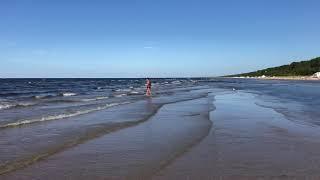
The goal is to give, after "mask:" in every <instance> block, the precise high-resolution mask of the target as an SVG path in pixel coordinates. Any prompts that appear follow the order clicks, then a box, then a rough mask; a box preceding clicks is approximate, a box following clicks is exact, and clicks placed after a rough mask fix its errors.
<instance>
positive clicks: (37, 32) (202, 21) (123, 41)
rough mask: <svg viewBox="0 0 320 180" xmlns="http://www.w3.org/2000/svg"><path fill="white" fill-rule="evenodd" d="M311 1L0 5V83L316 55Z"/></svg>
mask: <svg viewBox="0 0 320 180" xmlns="http://www.w3.org/2000/svg"><path fill="white" fill-rule="evenodd" d="M319 7H320V1H319V0H241V1H240V0H220V1H215V0H205V1H203V0H194V1H191V0H157V1H156V0H126V1H125V0H90V1H89V0H86V1H85V0H69V1H67V0H55V1H52V0H39V1H36V0H1V1H0V77H3V78H6V77H145V76H148V77H176V76H180V77H181V76H188V77H192V76H217V75H225V74H233V73H240V72H247V71H252V70H256V69H260V68H264V67H269V66H277V65H282V64H286V63H289V62H291V61H294V60H306V59H310V58H313V57H317V56H320V43H319V42H320V30H319V29H320V23H319V22H320V21H319V19H320V11H319Z"/></svg>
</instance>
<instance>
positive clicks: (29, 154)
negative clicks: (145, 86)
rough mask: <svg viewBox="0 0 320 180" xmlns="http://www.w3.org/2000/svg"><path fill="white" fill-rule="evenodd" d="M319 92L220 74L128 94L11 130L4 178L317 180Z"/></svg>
mask: <svg viewBox="0 0 320 180" xmlns="http://www.w3.org/2000/svg"><path fill="white" fill-rule="evenodd" d="M191 82H192V83H194V81H191ZM188 83H189V82H188ZM164 84H167V83H166V82H165V83H164ZM172 84H173V85H174V86H176V84H177V82H174V83H172ZM165 87H166V86H165ZM292 87H294V88H295V91H292V92H291V91H290V90H291V89H292ZM245 88H246V89H245ZM318 88H320V86H319V84H317V83H315V84H314V83H313V84H312V83H311V84H310V83H304V82H301V83H293V82H286V81H279V82H271V81H260V80H259V81H257V80H252V81H248V80H241V81H240V80H236V81H235V79H228V80H227V79H224V78H221V79H215V80H212V81H210V82H208V81H203V82H201V81H199V82H198V84H196V85H193V86H190V87H188V88H185V87H175V88H171V91H172V93H166V94H160V95H155V96H154V97H151V98H145V97H144V96H141V98H137V97H135V96H133V97H135V98H137V99H136V100H135V101H133V97H130V96H128V97H125V99H122V101H123V102H127V101H128V100H131V101H132V102H130V103H119V104H118V105H117V106H112V107H110V108H106V109H101V110H99V111H96V112H90V113H87V114H81V115H78V116H72V117H68V118H63V119H58V120H49V121H44V122H31V123H30V124H22V125H19V126H4V127H3V128H2V129H0V133H1V141H0V147H1V148H0V151H1V152H0V153H1V166H0V173H1V175H0V178H1V179H3V180H16V179H17V180H18V179H19V180H24V179H25V180H27V179H39V180H42V179H48V180H51V179H52V180H54V179H71V180H72V179H79V180H82V179H83V180H85V179H116V180H117V179H119V180H122V179H146V180H147V179H155V180H160V179H172V180H175V179H208V180H209V179H304V178H309V179H310V178H311V179H317V178H319V177H320V173H319V172H320V171H319V170H320V153H319V152H320V140H319V139H320V128H319V116H318V111H317V107H318V101H317V100H316V99H315V98H313V97H316V96H318V94H317V93H318V92H319V91H317V90H315V89H318ZM167 91H169V90H167ZM115 92H116V93H118V91H115ZM159 92H160V89H159ZM279 92H280V93H279ZM283 92H286V93H283ZM297 92H300V93H301V94H304V96H294V95H296V93H297ZM273 93H276V94H273ZM291 94H292V95H291ZM299 97H303V98H301V99H298V98H299ZM308 98H309V99H313V100H306V99H308ZM116 99H119V97H117V98H116ZM305 100H306V101H305ZM99 101H100V100H99ZM103 101H105V100H103ZM311 101H312V106H311V104H309V102H311ZM64 105H65V104H64ZM91 106H92V105H90V107H91ZM313 107H314V108H313ZM17 110H19V109H17ZM5 112H6V111H4V112H3V113H5ZM10 112H11V111H10ZM12 152H14V153H12Z"/></svg>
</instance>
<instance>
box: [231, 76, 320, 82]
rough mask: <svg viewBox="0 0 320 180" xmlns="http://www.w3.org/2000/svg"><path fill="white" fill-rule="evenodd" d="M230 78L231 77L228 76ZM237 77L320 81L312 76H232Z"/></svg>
mask: <svg viewBox="0 0 320 180" xmlns="http://www.w3.org/2000/svg"><path fill="white" fill-rule="evenodd" d="M228 78H229V77H228ZM230 78H235V79H262V80H299V81H319V80H320V78H317V77H312V76H272V77H268V76H259V77H249V76H246V77H243V76H239V77H230Z"/></svg>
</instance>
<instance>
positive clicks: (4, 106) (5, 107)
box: [0, 104, 15, 110]
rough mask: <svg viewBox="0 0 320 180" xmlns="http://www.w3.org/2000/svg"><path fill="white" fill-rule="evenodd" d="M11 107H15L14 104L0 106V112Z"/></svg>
mask: <svg viewBox="0 0 320 180" xmlns="http://www.w3.org/2000/svg"><path fill="white" fill-rule="evenodd" d="M13 106H15V105H14V104H0V110H3V109H9V108H11V107H13Z"/></svg>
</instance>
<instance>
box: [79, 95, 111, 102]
mask: <svg viewBox="0 0 320 180" xmlns="http://www.w3.org/2000/svg"><path fill="white" fill-rule="evenodd" d="M108 98H109V97H107V96H101V97H95V98H89V99H82V100H81V101H85V102H87V101H98V100H103V99H108Z"/></svg>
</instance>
